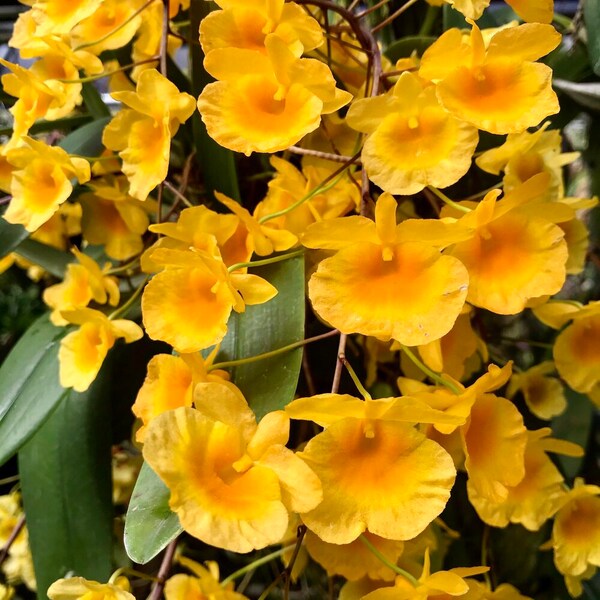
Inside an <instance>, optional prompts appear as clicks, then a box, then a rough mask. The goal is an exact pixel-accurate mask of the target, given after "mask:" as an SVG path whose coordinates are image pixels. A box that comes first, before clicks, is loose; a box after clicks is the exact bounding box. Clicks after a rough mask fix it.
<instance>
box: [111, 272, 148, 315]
mask: <svg viewBox="0 0 600 600" xmlns="http://www.w3.org/2000/svg"><path fill="white" fill-rule="evenodd" d="M149 279H150V275H148V276H147V277H145V278H144V281H142V283H141V284H140V285H139V286H138V287H137V289H136V290H135V292H133V294H131V296H130V297H129V299H128V300H127V302H125V304H123V306H119V308H117V309H115V310H113V312H111V313H110V315H108V318H109V319H110V320H111V321H112V320H113V319H116V318H117V317H118V316H120V315H124V314H125V313H126V312H127V310H128V309H129V308H130V307H131V306H132V305H133V303H134V302H135V301H136V300H137V299H138V297H139V295H140V294H141V293H142V290H143V289H144V286H145V285H146V283H147V282H148V280H149Z"/></svg>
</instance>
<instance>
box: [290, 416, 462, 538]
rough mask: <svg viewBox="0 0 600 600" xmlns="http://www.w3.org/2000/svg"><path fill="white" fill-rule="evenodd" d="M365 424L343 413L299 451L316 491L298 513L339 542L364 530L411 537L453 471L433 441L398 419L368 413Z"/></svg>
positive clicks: (436, 505)
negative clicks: (318, 495) (316, 497)
mask: <svg viewBox="0 0 600 600" xmlns="http://www.w3.org/2000/svg"><path fill="white" fill-rule="evenodd" d="M367 429H368V431H367ZM367 429H365V421H363V420H362V419H352V418H348V419H343V420H341V421H338V422H337V423H333V424H332V425H331V426H330V427H328V428H327V429H326V430H325V431H323V432H322V433H320V434H318V435H317V436H316V437H314V438H313V439H312V440H311V441H310V442H308V444H307V446H306V448H305V450H304V451H303V452H301V453H300V457H301V458H302V459H303V460H304V461H305V462H306V463H307V464H308V466H309V467H311V469H312V470H313V471H314V472H315V473H316V474H317V476H318V477H319V479H320V480H321V483H322V485H323V496H324V497H323V501H322V502H321V504H319V505H318V506H317V508H315V509H314V510H312V511H310V512H308V513H306V514H304V515H303V516H302V520H303V521H304V523H305V524H306V526H307V527H308V528H309V529H310V530H311V531H313V532H314V533H315V534H316V535H318V536H319V537H320V538H321V539H322V540H324V541H326V542H330V543H333V544H347V543H350V542H352V541H353V540H355V539H356V538H357V537H358V536H359V535H360V534H361V533H362V532H363V531H366V530H368V531H370V532H371V533H373V534H375V535H378V536H381V537H384V538H387V539H394V540H407V539H411V538H413V537H415V536H416V535H418V534H419V533H420V532H421V531H423V530H424V529H425V527H427V525H428V524H429V523H430V522H431V521H433V519H435V517H437V516H438V515H439V513H440V512H441V511H442V510H443V509H444V506H445V505H446V502H447V501H448V498H449V496H450V489H451V487H452V485H453V483H454V477H455V473H456V471H455V469H454V464H453V462H452V459H451V458H450V455H449V454H448V453H447V452H446V451H445V450H443V449H442V448H441V446H439V445H438V444H436V443H435V442H432V441H431V440H428V439H427V438H426V437H425V436H424V435H423V434H421V433H419V432H418V431H417V430H416V429H414V428H413V427H411V426H410V425H407V424H404V423H393V422H387V421H380V420H376V421H372V422H371V423H370V424H369V427H368V428H367ZM367 434H368V435H367Z"/></svg>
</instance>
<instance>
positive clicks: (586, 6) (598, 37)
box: [583, 0, 600, 75]
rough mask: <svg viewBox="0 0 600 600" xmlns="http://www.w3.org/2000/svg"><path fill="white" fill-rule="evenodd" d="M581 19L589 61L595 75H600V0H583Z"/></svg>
mask: <svg viewBox="0 0 600 600" xmlns="http://www.w3.org/2000/svg"><path fill="white" fill-rule="evenodd" d="M583 20H584V22H585V28H586V30H587V41H588V53H589V55H590V63H591V65H592V69H593V70H594V73H596V75H600V0H585V2H584V3H583Z"/></svg>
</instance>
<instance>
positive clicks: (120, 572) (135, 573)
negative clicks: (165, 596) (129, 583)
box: [108, 567, 158, 585]
mask: <svg viewBox="0 0 600 600" xmlns="http://www.w3.org/2000/svg"><path fill="white" fill-rule="evenodd" d="M121 575H127V576H131V577H138V578H139V579H145V580H146V581H154V582H156V581H158V579H157V578H156V577H154V576H153V575H150V574H149V573H142V572H141V571H136V570H135V569H130V568H129V567H120V568H119V569H117V570H116V571H115V572H114V573H113V574H112V575H111V576H110V579H109V580H108V583H112V584H113V585H114V583H115V582H116V581H117V579H118V578H119V577H121Z"/></svg>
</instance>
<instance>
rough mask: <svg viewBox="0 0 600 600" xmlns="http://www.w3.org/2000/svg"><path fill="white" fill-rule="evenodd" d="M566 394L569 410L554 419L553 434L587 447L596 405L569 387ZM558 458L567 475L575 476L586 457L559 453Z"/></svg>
mask: <svg viewBox="0 0 600 600" xmlns="http://www.w3.org/2000/svg"><path fill="white" fill-rule="evenodd" d="M565 395H566V397H567V403H568V404H567V410H566V411H565V412H564V413H563V414H562V415H559V416H558V417H555V418H554V419H553V420H552V432H553V435H554V437H557V438H559V439H563V440H569V441H570V442H574V443H575V444H579V445H580V446H582V447H583V448H584V449H585V447H586V445H587V441H588V437H589V435H590V427H591V426H592V421H593V414H594V405H593V404H592V402H591V401H590V399H589V398H588V397H587V396H584V395H583V394H578V393H577V392H574V391H573V390H571V389H569V388H566V389H565ZM558 460H559V462H560V465H561V467H562V469H563V471H564V473H565V475H566V476H567V477H575V475H577V474H578V473H579V469H580V468H581V464H582V462H583V460H584V459H583V458H571V457H569V456H562V455H559V456H558Z"/></svg>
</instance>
